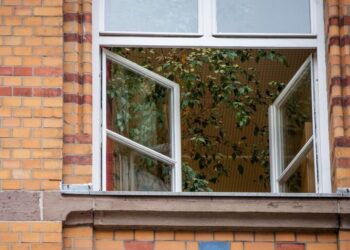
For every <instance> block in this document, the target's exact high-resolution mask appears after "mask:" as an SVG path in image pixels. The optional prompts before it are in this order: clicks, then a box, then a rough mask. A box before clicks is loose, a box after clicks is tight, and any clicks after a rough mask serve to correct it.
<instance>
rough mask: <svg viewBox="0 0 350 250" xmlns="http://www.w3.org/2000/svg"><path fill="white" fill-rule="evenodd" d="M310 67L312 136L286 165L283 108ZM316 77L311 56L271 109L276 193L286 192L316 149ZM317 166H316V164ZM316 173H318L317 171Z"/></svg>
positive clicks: (270, 134)
mask: <svg viewBox="0 0 350 250" xmlns="http://www.w3.org/2000/svg"><path fill="white" fill-rule="evenodd" d="M309 66H310V71H311V72H310V73H311V85H310V88H311V97H310V98H311V100H312V125H313V126H312V127H313V128H312V136H311V137H310V138H309V139H308V140H307V142H306V143H305V144H304V145H303V146H302V147H301V149H300V150H299V152H298V153H297V154H296V155H295V156H294V158H293V159H292V160H291V161H290V162H289V164H286V163H285V161H284V159H283V155H284V152H283V148H284V147H283V145H284V142H283V141H284V140H283V118H282V116H283V115H282V110H281V107H282V105H284V104H285V103H286V101H287V100H288V98H289V97H290V95H291V94H292V93H293V92H292V91H291V90H293V89H294V88H295V87H296V85H298V84H299V81H298V80H299V79H300V77H301V76H302V74H303V73H304V72H305V69H306V68H307V67H309ZM314 79H315V75H314V65H313V56H312V55H310V56H309V57H308V58H307V59H306V60H305V62H304V63H303V65H302V66H301V67H300V68H299V69H298V71H297V72H296V73H295V74H294V76H293V77H292V79H291V80H290V81H289V83H288V84H287V86H286V87H285V88H284V89H283V91H282V92H281V93H280V94H279V96H278V97H277V98H276V100H275V101H274V102H273V104H272V105H271V106H270V107H269V130H270V133H269V137H270V177H271V190H272V191H273V192H275V193H280V192H284V191H285V190H284V189H285V188H284V184H285V183H286V182H287V181H288V179H289V177H291V176H292V175H293V174H294V173H295V172H296V171H297V170H298V168H299V164H300V163H301V162H302V160H303V159H304V158H305V157H306V155H307V154H308V153H309V152H310V150H311V149H312V148H315V146H316V141H315V139H314V138H315V136H314V135H315V132H316V128H317V126H316V124H315V122H314V119H315V116H316V115H317V114H316V112H315V105H314V97H315V82H314ZM316 157H317V155H316V151H315V150H314V159H316ZM315 165H316V164H315ZM315 172H316V171H315ZM316 177H317V175H316V174H315V185H316V187H315V190H318V185H319V184H318V181H317V178H316Z"/></svg>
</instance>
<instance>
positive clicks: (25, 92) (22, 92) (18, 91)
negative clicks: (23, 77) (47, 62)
mask: <svg viewBox="0 0 350 250" xmlns="http://www.w3.org/2000/svg"><path fill="white" fill-rule="evenodd" d="M13 95H14V96H32V88H14V89H13Z"/></svg>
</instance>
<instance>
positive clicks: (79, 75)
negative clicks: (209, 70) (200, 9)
mask: <svg viewBox="0 0 350 250" xmlns="http://www.w3.org/2000/svg"><path fill="white" fill-rule="evenodd" d="M325 6H326V30H327V33H328V38H327V46H328V59H327V60H328V61H327V64H328V76H329V79H328V81H329V107H330V109H329V110H330V131H329V132H330V137H331V142H330V145H331V152H332V173H333V178H332V179H333V190H334V191H335V190H336V189H337V188H342V187H349V186H350V167H349V166H350V139H349V136H350V119H349V110H350V109H349V103H350V102H349V101H348V100H350V99H349V98H350V87H349V86H350V70H349V69H350V67H349V66H350V42H349V41H350V37H349V28H350V1H347V0H325ZM91 13H92V2H91V0H0V190H1V191H13V190H17V191H33V190H40V191H44V192H47V191H50V190H59V184H60V183H61V181H63V183H65V184H87V183H91V180H92V64H91V62H92V56H91V46H92V42H93V38H92V35H91V34H92V15H91ZM96 84H98V83H96ZM40 202H41V203H39V206H42V201H40ZM2 203H6V201H3V200H0V205H1V204H2ZM218 246H220V247H221V248H222V249H224V250H225V249H227V250H253V249H254V250H333V249H334V250H336V249H338V250H348V249H350V233H349V231H345V230H344V231H342V230H341V231H339V232H322V233H321V232H319V231H315V232H255V231H254V232H239V231H235V232H232V231H228V232H218V231H217V232H209V231H142V230H128V231H125V230H106V231H103V230H100V229H94V228H92V227H91V226H87V225H85V226H74V227H69V226H63V222H62V221H44V219H43V218H41V221H39V219H38V221H6V220H4V221H0V250H41V249H50V250H51V249H52V250H56V249H67V250H68V249H69V250H88V249H96V250H100V249H101V250H109V249H113V250H136V249H137V250H163V249H167V250H173V249H174V250H211V249H217V248H218Z"/></svg>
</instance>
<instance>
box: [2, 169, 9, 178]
mask: <svg viewBox="0 0 350 250" xmlns="http://www.w3.org/2000/svg"><path fill="white" fill-rule="evenodd" d="M10 178H11V171H10V170H7V169H0V179H2V180H3V179H10Z"/></svg>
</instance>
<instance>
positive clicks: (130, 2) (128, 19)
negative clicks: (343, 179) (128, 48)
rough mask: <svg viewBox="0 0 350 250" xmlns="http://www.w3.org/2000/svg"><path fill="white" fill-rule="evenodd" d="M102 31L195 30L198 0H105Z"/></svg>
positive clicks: (196, 29) (166, 31)
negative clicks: (103, 28)
mask: <svg viewBox="0 0 350 250" xmlns="http://www.w3.org/2000/svg"><path fill="white" fill-rule="evenodd" d="M105 31H116V32H118V31H119V32H142V33H144V32H164V33H198V0H166V1H164V0H147V1H145V0H106V1H105Z"/></svg>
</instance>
